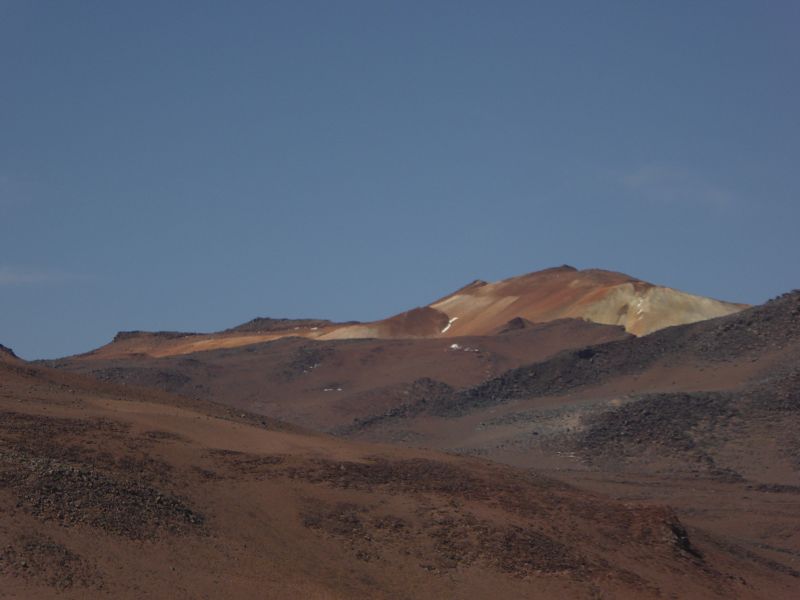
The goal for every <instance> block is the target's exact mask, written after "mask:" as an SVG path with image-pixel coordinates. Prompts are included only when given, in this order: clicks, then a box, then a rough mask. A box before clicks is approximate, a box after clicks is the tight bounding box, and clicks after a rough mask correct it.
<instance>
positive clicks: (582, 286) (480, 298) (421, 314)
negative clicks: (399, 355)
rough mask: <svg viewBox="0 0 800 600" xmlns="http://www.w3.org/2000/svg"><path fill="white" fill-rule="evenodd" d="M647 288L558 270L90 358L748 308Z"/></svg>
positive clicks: (130, 343)
mask: <svg viewBox="0 0 800 600" xmlns="http://www.w3.org/2000/svg"><path fill="white" fill-rule="evenodd" d="M746 307H747V306H746V305H743V304H733V303H730V302H723V301H720V300H713V299H711V298H704V297H701V296H695V295H692V294H687V293H685V292H681V291H678V290H674V289H671V288H667V287H663V286H657V285H653V284H650V283H647V282H644V281H641V280H638V279H635V278H633V277H630V276H628V275H623V274H621V273H615V272H613V271H603V270H600V269H587V270H583V271H579V270H577V269H575V268H574V267H569V266H563V267H557V268H553V269H546V270H544V271H537V272H534V273H529V274H527V275H521V276H519V277H512V278H510V279H505V280H502V281H498V282H495V283H486V282H485V281H474V282H473V283H471V284H469V285H467V286H465V287H463V288H461V289H460V290H458V291H456V292H454V293H453V294H450V295H448V296H446V297H444V298H441V299H440V300H437V301H435V302H433V303H432V304H429V305H428V306H423V307H418V308H414V309H411V310H408V311H406V312H403V313H400V314H398V315H395V316H392V317H389V318H387V319H383V320H380V321H373V322H369V323H333V322H331V321H326V320H323V319H270V318H256V319H253V320H251V321H249V322H247V323H245V324H243V325H240V326H238V327H233V328H231V329H228V330H225V331H222V332H218V333H207V334H197V333H180V332H156V333H148V332H140V331H134V332H122V333H120V334H118V335H117V337H116V338H115V339H114V341H113V342H112V343H110V344H108V345H106V346H104V347H102V348H99V349H97V350H95V351H94V352H92V353H90V355H91V357H92V358H96V357H104V358H111V357H120V356H125V355H135V354H147V355H149V356H155V357H163V356H175V355H181V354H191V353H193V352H202V351H205V350H215V349H221V348H235V347H240V346H247V345H251V344H256V343H259V342H269V341H274V340H277V339H281V338H285V337H303V338H307V339H314V340H341V339H364V338H377V339H413V338H452V337H464V336H485V335H492V334H495V333H497V332H502V331H505V330H507V329H509V328H511V329H514V328H519V327H520V325H524V324H525V323H542V322H549V321H554V320H558V319H583V320H587V321H591V322H594V323H600V324H604V325H619V326H622V327H624V329H625V330H626V331H628V332H629V333H632V334H634V335H637V336H641V335H645V334H648V333H651V332H653V331H656V330H659V329H662V328H664V327H669V326H672V325H680V324H685V323H694V322H696V321H702V320H705V319H710V318H713V317H718V316H722V315H727V314H731V313H734V312H737V311H740V310H742V309H744V308H746Z"/></svg>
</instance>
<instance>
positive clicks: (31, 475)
mask: <svg viewBox="0 0 800 600" xmlns="http://www.w3.org/2000/svg"><path fill="white" fill-rule="evenodd" d="M0 535H1V536H2V544H0V595H2V596H3V597H7V598H31V597H36V598H49V597H54V598H85V597H89V596H91V597H110V598H142V597H169V598H287V597H289V598H291V597H301V596H302V597H307V598H442V597H448V598H490V597H491V598H497V597H504V598H512V597H516V598H521V597H525V598H553V597H573V598H582V597H585V598H596V597H615V598H660V597H668V596H676V597H692V598H779V597H788V594H790V593H791V591H792V590H793V589H795V587H794V586H795V585H796V581H797V580H796V578H795V577H794V575H793V574H792V573H791V572H787V571H786V570H781V569H780V568H779V567H778V566H776V565H773V564H771V563H768V562H765V561H759V560H755V559H753V558H752V557H751V556H749V555H748V554H747V553H746V552H744V551H742V550H741V549H740V548H739V547H738V546H730V545H729V544H728V543H727V542H724V541H722V540H719V539H717V538H715V537H714V536H710V535H708V534H706V533H704V532H702V531H699V530H696V529H690V530H688V531H687V530H686V528H685V527H684V526H683V525H682V524H681V522H680V521H679V520H678V519H677V518H676V517H675V515H674V514H673V513H672V512H671V511H670V510H668V509H666V508H664V507H661V506H645V505H640V504H637V503H635V502H634V503H631V502H626V503H620V502H616V501H613V500H609V499H606V498H604V497H602V496H599V495H596V494H592V493H588V492H583V491H579V490H577V489H575V488H573V487H570V486H567V485H564V484H562V483H558V482H556V481H554V480H552V479H549V478H546V477H541V476H539V475H535V474H532V473H530V472H528V471H522V470H517V469H514V468H512V467H503V466H499V465H495V464H491V463H487V462H484V461H481V460H476V459H468V458H458V457H454V456H445V455H439V454H436V453H432V452H427V451H421V450H411V449H402V448H391V447H386V446H373V445H368V444H355V443H351V442H346V441H343V440H337V439H334V438H330V437H326V436H320V435H314V434H309V433H304V432H302V431H297V430H293V429H291V428H283V427H281V426H280V425H279V424H277V423H274V422H267V421H265V422H263V423H262V422H260V421H258V420H253V419H252V418H251V417H249V416H248V415H246V414H241V415H230V414H227V413H226V411H225V409H221V408H219V407H214V406H213V405H210V404H202V403H198V404H197V405H196V406H191V405H189V406H187V404H186V401H185V400H184V399H182V398H178V397H173V396H170V395H168V394H163V393H157V392H148V391H144V390H140V389H130V388H120V387H117V386H113V385H109V384H101V383H97V382H95V381H93V380H88V379H83V378H81V377H79V376H76V375H70V374H64V373H59V372H55V371H52V370H46V369H42V368H31V367H25V366H23V367H19V366H12V365H7V364H2V365H0Z"/></svg>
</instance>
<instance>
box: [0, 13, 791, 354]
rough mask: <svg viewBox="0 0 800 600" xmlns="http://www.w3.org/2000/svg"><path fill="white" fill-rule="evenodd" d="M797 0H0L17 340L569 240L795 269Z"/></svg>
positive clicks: (23, 342)
mask: <svg viewBox="0 0 800 600" xmlns="http://www.w3.org/2000/svg"><path fill="white" fill-rule="evenodd" d="M799 26H800V3H798V2H795V1H792V2H779V1H770V2H762V1H752V2H735V1H729V0H725V1H713V0H704V1H702V2H697V1H695V0H693V1H690V2H679V1H671V2H656V1H639V0H637V1H630V2H622V1H618V2H615V1H608V2H596V1H590V2H571V1H554V2H550V3H545V2H530V1H528V0H525V1H520V2H515V1H498V2H489V1H483V2H471V1H467V0H458V1H435V0H426V1H419V2H416V1H411V0H403V1H398V2H383V1H374V0H364V1H362V2H352V1H348V0H338V1H336V2H330V1H327V0H326V1H320V2H310V1H304V0H287V1H285V2H266V1H258V2H240V1H237V2H221V1H220V2H202V1H199V0H192V1H191V2H172V1H167V2H165V1H163V0H160V1H158V2H146V1H143V0H137V1H135V2H131V1H124V2H115V1H111V0H99V1H89V0H81V1H80V2H64V1H61V0H56V1H53V2H45V1H31V0H0V343H4V344H6V345H8V346H11V347H12V348H14V349H15V350H16V351H17V352H18V353H19V354H20V355H22V356H23V357H25V358H41V357H55V356H61V355H65V354H71V353H76V352H82V351H86V350H89V349H91V348H93V347H96V346H99V345H101V344H103V343H105V342H107V341H108V340H110V339H111V337H112V336H113V335H114V333H115V332H116V331H118V330H125V329H150V330H152V329H170V330H190V331H208V330H216V329H221V328H225V327H229V326H232V325H235V324H237V323H240V322H243V321H246V320H248V319H250V318H252V317H255V316H273V317H326V318H331V319H358V320H368V319H375V318H380V317H384V316H387V315H390V314H393V313H396V312H399V311H401V310H405V309H407V308H411V307H414V306H418V305H422V304H426V303H428V302H430V301H431V300H433V299H435V298H437V297H438V296H441V295H443V294H445V293H447V292H450V291H452V290H453V289H455V288H457V287H460V286H461V285H463V284H465V283H467V282H468V281H471V280H473V279H476V278H480V279H487V280H495V279H500V278H504V277H508V276H511V275H516V274H521V273H524V272H528V271H533V270H538V269H540V268H545V267H549V266H555V265H560V264H563V263H569V264H572V265H574V266H576V267H579V268H587V267H602V268H608V269H612V270H617V271H623V272H626V273H628V274H631V275H634V276H637V277H640V278H642V279H646V280H648V281H651V282H653V283H659V284H664V285H669V286H672V287H676V288H679V289H684V290H686V291H690V292H693V293H698V294H703V295H710V296H714V297H718V298H722V299H726V300H733V301H743V302H751V303H757V302H762V301H764V300H766V299H767V298H769V297H772V296H774V295H777V294H779V293H782V292H784V291H788V290H789V289H791V288H794V287H798V286H800V241H799V240H800V234H798V230H800V196H798V190H800V182H798V176H799V175H800V165H799V164H798V158H800V110H799V109H798V107H800V78H799V76H798V74H800V35H798V33H797V32H798V27H799Z"/></svg>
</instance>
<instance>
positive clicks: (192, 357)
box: [47, 319, 630, 431]
mask: <svg viewBox="0 0 800 600" xmlns="http://www.w3.org/2000/svg"><path fill="white" fill-rule="evenodd" d="M627 337H630V336H629V335H628V334H626V333H625V332H624V331H623V330H622V328H621V327H617V326H608V325H598V324H595V323H590V322H587V321H582V320H577V319H566V320H558V321H552V322H548V323H542V324H538V325H532V326H529V327H527V328H523V329H518V330H513V331H509V332H507V333H506V334H504V335H497V336H492V337H482V338H451V339H448V340H440V339H402V340H377V339H357V340H332V341H322V340H308V339H305V338H300V337H292V338H283V339H278V340H274V341H271V342H262V343H259V344H253V345H248V346H241V347H236V348H226V349H218V350H209V351H204V352H195V353H192V354H185V355H178V356H164V357H152V356H148V355H134V356H128V355H123V356H119V357H112V358H106V357H105V355H104V354H88V355H83V356H80V357H75V358H68V359H64V360H59V361H51V362H48V363H47V364H48V365H50V366H55V367H58V368H59V369H64V370H70V371H76V372H80V373H85V374H88V375H91V376H93V377H95V378H97V379H101V380H103V381H110V382H117V383H123V384H128V385H130V384H135V385H142V386H149V387H155V388H159V389H162V390H165V391H169V392H176V393H180V394H183V395H185V396H187V397H190V398H199V399H205V400H215V401H216V402H220V403H224V404H227V405H229V406H234V407H239V408H244V409H247V410H249V411H254V412H258V413H261V414H264V415H268V416H271V417H275V418H281V419H285V420H288V421H291V422H293V423H299V424H302V425H304V426H308V427H312V428H315V429H320V430H325V431H333V430H337V429H338V428H341V427H346V426H349V425H350V424H352V423H353V421H354V419H357V418H365V417H368V416H371V415H373V414H375V413H378V412H384V411H386V410H391V409H393V408H395V407H397V406H399V405H402V404H405V403H407V402H408V401H409V400H410V399H411V398H412V397H414V396H415V395H416V394H417V392H418V390H419V386H418V385H416V386H415V382H416V381H418V380H423V379H431V380H436V381H439V382H442V383H444V384H447V385H449V386H452V387H454V388H464V387H470V386H474V385H476V384H478V383H480V382H482V381H484V380H486V379H488V378H491V377H494V376H497V375H500V374H501V373H503V372H505V371H507V370H508V369H511V368H513V367H517V366H520V365H522V364H527V363H530V362H533V361H537V360H542V359H544V358H547V357H549V356H552V355H554V354H557V353H558V352H560V351H562V350H564V349H567V348H579V347H583V346H585V345H589V344H597V343H601V342H604V341H609V340H619V339H623V338H627Z"/></svg>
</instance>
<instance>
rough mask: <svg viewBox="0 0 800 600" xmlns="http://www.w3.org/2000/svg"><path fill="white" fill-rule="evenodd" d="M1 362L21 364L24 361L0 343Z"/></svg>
mask: <svg viewBox="0 0 800 600" xmlns="http://www.w3.org/2000/svg"><path fill="white" fill-rule="evenodd" d="M0 362H5V363H12V364H21V363H22V362H23V361H22V360H21V359H20V358H19V357H18V356H17V355H16V354H14V351H13V350H12V349H11V348H8V347H7V346H3V344H0Z"/></svg>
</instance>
